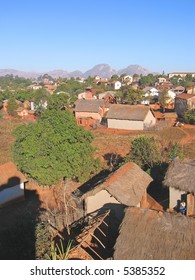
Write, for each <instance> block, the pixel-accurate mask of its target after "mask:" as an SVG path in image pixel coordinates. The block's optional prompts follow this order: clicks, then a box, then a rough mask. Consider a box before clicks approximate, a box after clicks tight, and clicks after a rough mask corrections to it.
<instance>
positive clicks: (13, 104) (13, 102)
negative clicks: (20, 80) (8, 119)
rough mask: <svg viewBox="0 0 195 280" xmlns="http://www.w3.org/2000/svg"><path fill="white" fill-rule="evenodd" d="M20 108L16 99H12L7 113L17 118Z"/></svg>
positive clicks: (9, 101) (8, 104)
mask: <svg viewBox="0 0 195 280" xmlns="http://www.w3.org/2000/svg"><path fill="white" fill-rule="evenodd" d="M17 108H18V105H17V103H16V100H15V97H10V99H9V100H8V103H7V112H8V114H9V115H10V116H13V117H16V116H17V113H16V110H17Z"/></svg>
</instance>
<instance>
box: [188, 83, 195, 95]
mask: <svg viewBox="0 0 195 280" xmlns="http://www.w3.org/2000/svg"><path fill="white" fill-rule="evenodd" d="M186 93H187V94H195V85H192V86H189V87H187V88H186Z"/></svg>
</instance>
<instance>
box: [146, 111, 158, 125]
mask: <svg viewBox="0 0 195 280" xmlns="http://www.w3.org/2000/svg"><path fill="white" fill-rule="evenodd" d="M155 124H156V118H155V117H154V116H153V114H152V112H151V111H150V110H149V111H148V113H147V115H146V117H145V120H144V127H146V128H147V127H152V126H154V125H155Z"/></svg>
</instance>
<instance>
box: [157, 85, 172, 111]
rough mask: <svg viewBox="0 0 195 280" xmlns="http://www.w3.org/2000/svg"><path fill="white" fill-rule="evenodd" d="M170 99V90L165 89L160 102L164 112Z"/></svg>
mask: <svg viewBox="0 0 195 280" xmlns="http://www.w3.org/2000/svg"><path fill="white" fill-rule="evenodd" d="M169 99H170V98H169V96H168V92H167V91H166V90H164V91H163V92H162V93H161V94H160V97H159V103H160V106H161V107H162V110H163V113H164V112H165V107H166V106H167V104H168V101H169Z"/></svg>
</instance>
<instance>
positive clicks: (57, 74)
mask: <svg viewBox="0 0 195 280" xmlns="http://www.w3.org/2000/svg"><path fill="white" fill-rule="evenodd" d="M47 74H48V75H49V76H51V77H52V78H54V79H56V78H59V77H61V78H68V77H69V73H68V71H65V70H53V71H49V72H47Z"/></svg>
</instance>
